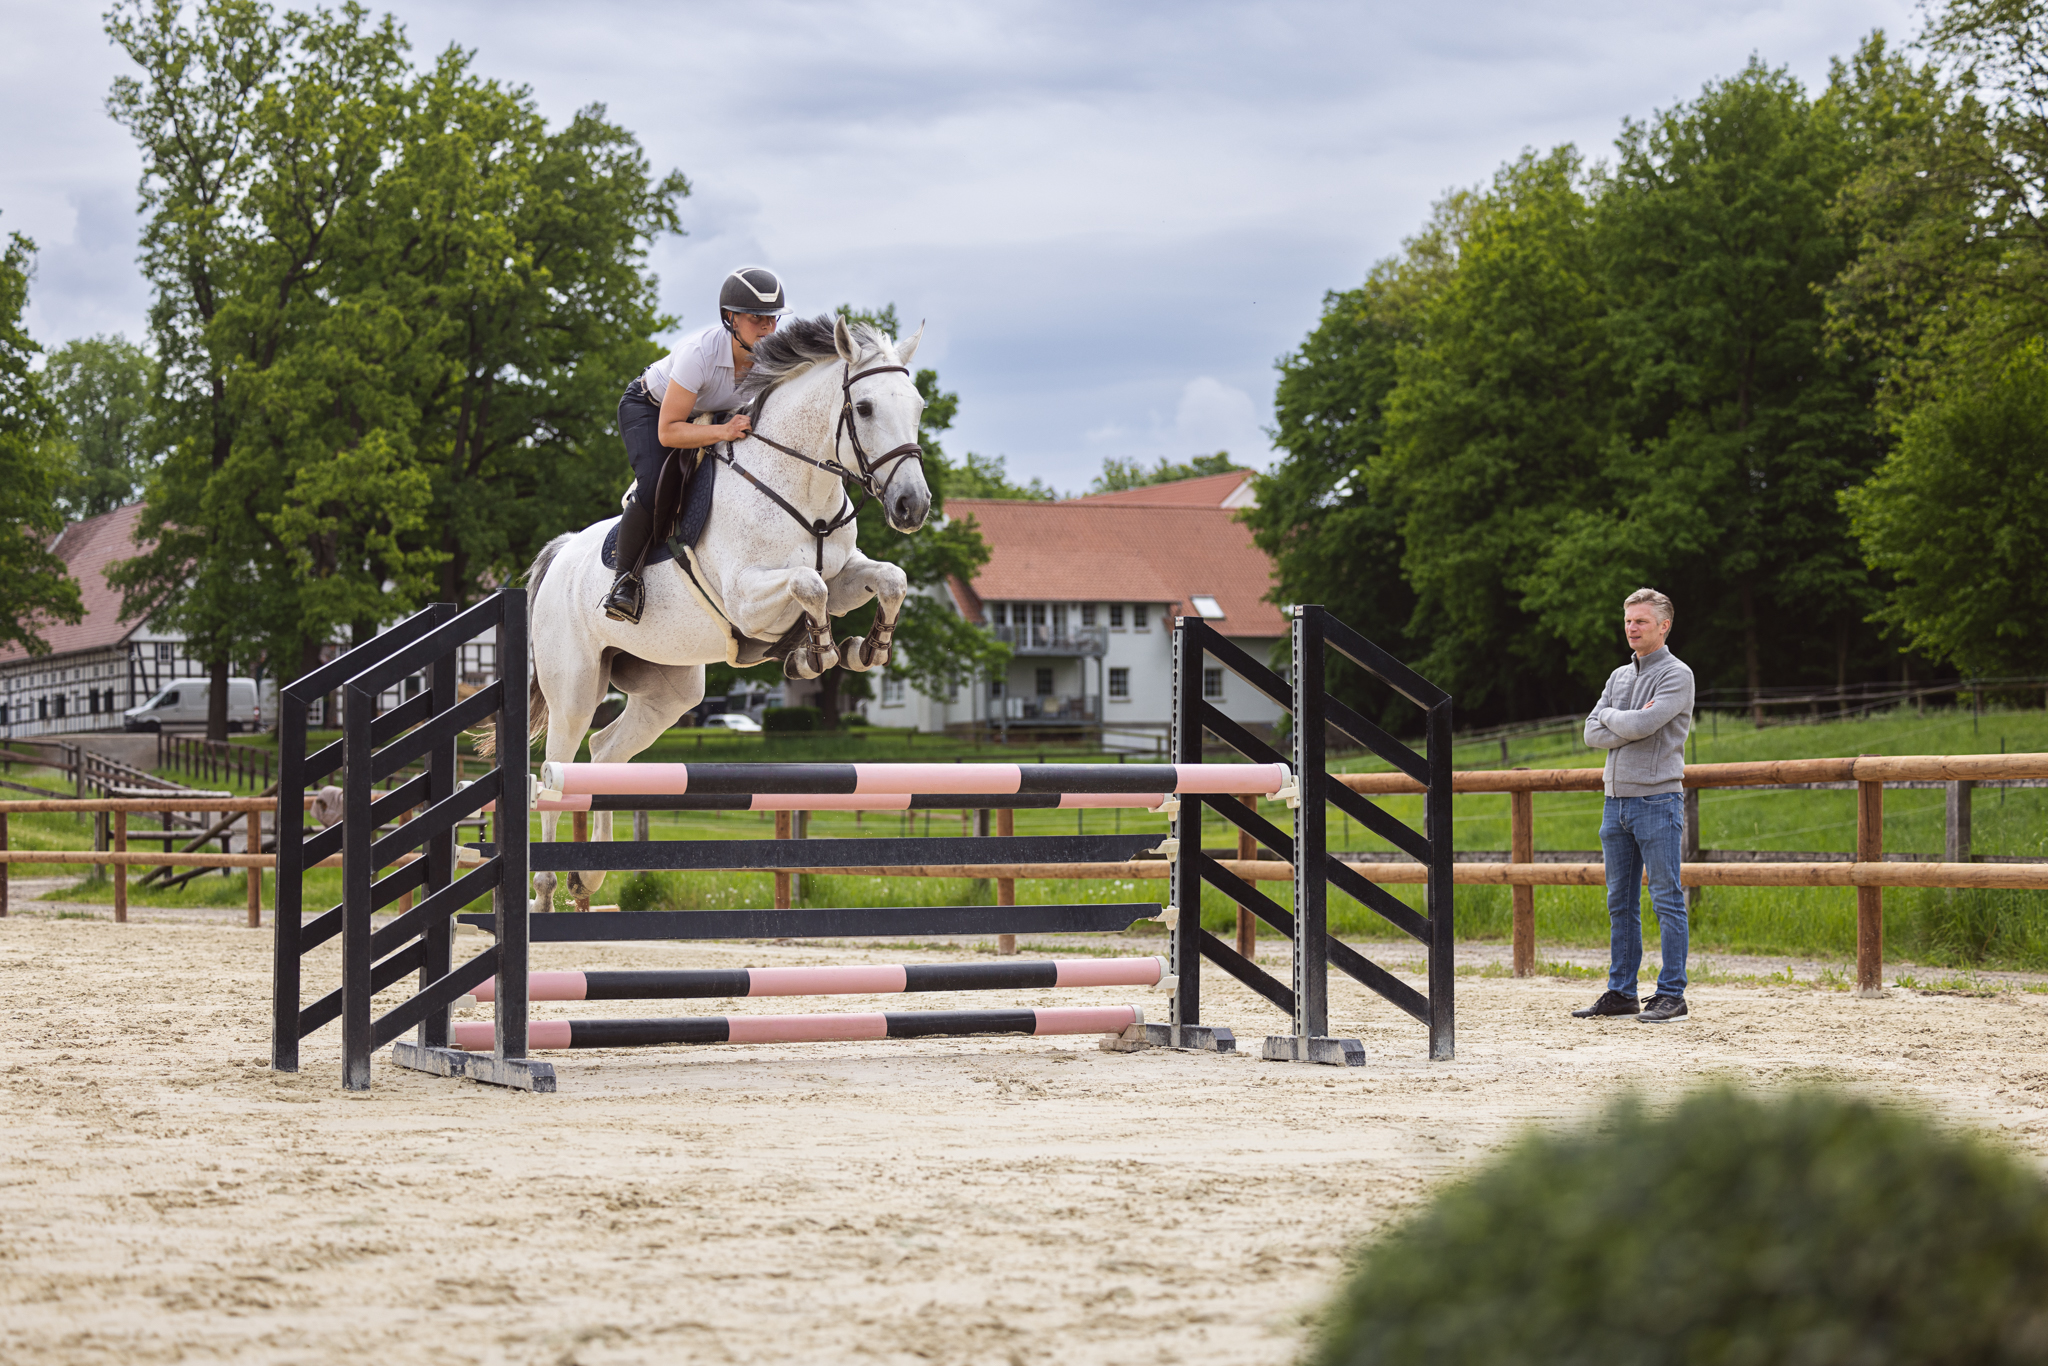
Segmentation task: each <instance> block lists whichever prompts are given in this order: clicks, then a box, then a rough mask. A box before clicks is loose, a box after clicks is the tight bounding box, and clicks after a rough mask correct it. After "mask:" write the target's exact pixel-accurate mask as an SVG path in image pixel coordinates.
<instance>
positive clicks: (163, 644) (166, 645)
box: [156, 640, 171, 659]
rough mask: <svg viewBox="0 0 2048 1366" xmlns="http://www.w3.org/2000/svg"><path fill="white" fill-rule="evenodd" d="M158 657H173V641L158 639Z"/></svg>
mask: <svg viewBox="0 0 2048 1366" xmlns="http://www.w3.org/2000/svg"><path fill="white" fill-rule="evenodd" d="M156 657H157V658H158V659H169V658H170V657H171V642H169V641H168V640H160V641H158V642H157V643H156Z"/></svg>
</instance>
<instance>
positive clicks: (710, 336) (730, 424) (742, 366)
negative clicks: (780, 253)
mask: <svg viewBox="0 0 2048 1366" xmlns="http://www.w3.org/2000/svg"><path fill="white" fill-rule="evenodd" d="M784 307H785V303H784V300H783V292H782V281H780V280H778V279H777V278H776V277H775V272H774V271H772V270H769V269H767V268H766V267H763V266H741V267H740V268H739V269H738V270H735V271H734V272H733V273H732V274H730V275H728V276H726V277H725V283H724V284H723V285H721V286H720V287H719V290H718V324H717V326H715V327H706V328H703V329H702V330H700V331H698V332H694V333H692V334H691V335H690V336H688V337H685V338H684V339H683V340H682V341H681V342H680V343H679V344H678V345H677V346H676V349H675V350H673V351H671V352H669V353H668V355H666V356H664V357H662V358H661V359H660V360H658V361H656V362H655V363H654V364H652V365H650V366H648V367H647V369H646V370H645V371H644V372H642V373H641V374H640V375H639V376H637V377H636V378H635V379H634V380H633V382H632V383H631V384H629V385H627V386H626V393H625V396H624V397H623V398H621V399H620V400H619V435H621V436H622V437H624V438H625V441H626V458H627V459H628V460H630V461H632V464H633V476H634V478H635V479H636V480H637V481H638V482H637V483H636V485H635V487H634V492H633V501H632V503H631V504H630V505H629V506H628V507H627V508H626V510H625V514H624V515H623V516H621V517H620V518H619V545H618V559H617V560H616V561H615V563H616V564H617V565H618V566H619V572H618V577H617V578H615V579H613V580H612V587H611V591H610V592H609V593H607V594H605V599H604V614H605V615H606V616H608V617H610V618H611V619H612V620H613V621H624V622H631V623H634V624H636V625H637V624H638V623H639V620H640V613H641V611H642V610H643V609H644V608H645V606H646V603H647V592H646V588H645V586H644V585H643V584H642V583H641V581H640V576H641V574H642V572H643V571H644V569H645V567H646V562H647V551H648V549H649V547H650V546H651V544H652V543H653V540H654V535H655V531H656V527H655V524H654V523H655V517H656V515H657V514H656V511H655V496H656V493H657V491H658V489H659V487H660V484H661V470H662V466H663V465H664V464H665V463H666V462H667V461H668V459H669V456H670V453H671V452H676V451H694V450H699V449H701V448H703V447H705V446H711V445H716V444H717V443H718V442H721V441H738V440H740V439H741V438H743V437H745V436H746V434H747V431H748V429H749V427H751V426H752V423H750V422H749V421H748V419H747V417H746V415H745V414H744V413H738V414H735V415H734V416H733V417H732V418H731V419H730V420H729V421H726V422H721V423H715V424H714V423H709V422H702V423H693V422H691V421H690V416H691V414H693V413H696V412H700V411H701V412H707V413H717V412H729V411H731V410H733V409H736V408H738V407H739V406H740V397H739V382H740V380H741V379H743V378H745V376H746V373H747V371H749V370H751V369H752V368H753V366H754V354H753V353H754V347H755V346H756V345H757V344H758V343H759V342H760V340H761V339H762V338H763V337H766V336H767V335H768V334H769V333H771V332H773V331H774V330H775V324H776V321H777V320H778V319H779V318H780V316H781V314H782V312H783V309H784Z"/></svg>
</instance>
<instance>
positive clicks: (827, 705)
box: [818, 669, 840, 730]
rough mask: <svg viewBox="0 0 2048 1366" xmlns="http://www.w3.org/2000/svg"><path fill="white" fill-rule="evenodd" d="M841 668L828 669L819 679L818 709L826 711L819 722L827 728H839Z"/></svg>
mask: <svg viewBox="0 0 2048 1366" xmlns="http://www.w3.org/2000/svg"><path fill="white" fill-rule="evenodd" d="M839 678H840V674H839V670H837V669H827V670H825V673H824V676H823V677H821V678H820V679H819V680H818V710H819V711H821V712H823V713H824V720H823V721H821V722H819V724H820V725H821V726H823V727H824V728H825V729H826V730H838V729H839Z"/></svg>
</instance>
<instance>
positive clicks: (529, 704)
mask: <svg viewBox="0 0 2048 1366" xmlns="http://www.w3.org/2000/svg"><path fill="white" fill-rule="evenodd" d="M575 536H576V533H575V532H573V531H565V532H563V533H562V534H561V535H559V536H557V537H555V539H554V540H552V541H549V542H548V543H547V544H546V545H544V546H542V547H541V548H540V554H538V555H536V556H534V557H533V568H531V569H529V570H527V571H526V600H527V602H528V603H531V602H532V601H533V599H534V598H535V596H537V595H538V594H539V592H540V584H541V580H542V579H545V578H546V577H547V575H548V570H549V568H550V567H552V566H553V564H554V562H555V556H557V555H559V554H561V553H562V547H563V546H565V545H567V544H569V542H570V541H572V540H574V539H575ZM527 677H528V678H529V679H531V680H532V681H531V682H529V683H528V684H527V688H526V743H527V744H529V745H530V744H532V743H533V742H534V741H535V740H538V739H539V738H540V737H541V733H542V732H543V731H545V730H546V729H547V728H548V699H547V695H546V694H545V693H543V692H542V691H541V690H540V675H539V672H538V671H537V670H535V669H534V668H533V667H532V664H531V661H530V660H529V661H528V668H527ZM497 750H498V729H497V727H496V726H493V727H492V728H491V729H489V730H487V731H485V732H484V734H483V737H482V738H481V739H479V740H478V741H477V742H476V752H477V753H478V754H485V755H489V754H495V753H497Z"/></svg>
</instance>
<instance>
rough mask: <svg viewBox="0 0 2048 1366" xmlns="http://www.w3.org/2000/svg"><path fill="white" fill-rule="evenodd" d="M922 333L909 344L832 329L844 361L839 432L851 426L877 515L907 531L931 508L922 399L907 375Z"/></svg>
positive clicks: (868, 331) (841, 326)
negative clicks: (921, 439)
mask: <svg viewBox="0 0 2048 1366" xmlns="http://www.w3.org/2000/svg"><path fill="white" fill-rule="evenodd" d="M923 335H924V328H922V327H919V328H918V329H917V333H916V335H914V336H912V337H911V338H910V340H908V341H906V342H901V343H898V342H896V341H894V340H892V339H891V338H889V337H885V336H883V335H882V334H881V333H879V332H876V331H873V330H871V329H869V328H865V327H863V328H858V329H851V328H848V327H847V325H846V322H845V320H844V319H839V320H837V322H836V324H835V326H834V327H833V329H832V341H833V344H834V345H835V346H837V347H838V350H839V358H840V359H841V360H843V361H845V362H846V379H845V382H844V389H845V407H844V410H843V415H842V417H841V423H842V430H845V429H848V428H850V435H851V437H852V444H853V448H854V450H855V451H856V452H858V453H859V455H860V459H861V461H862V464H863V465H864V466H865V467H866V469H867V471H869V472H871V474H872V476H873V479H872V487H871V488H870V492H871V493H873V495H874V497H875V501H876V502H878V503H880V504H881V505H882V515H883V516H884V517H886V518H888V521H889V525H890V526H891V527H893V528H895V529H896V530H897V531H901V532H906V533H907V532H912V531H916V530H917V529H918V528H919V527H921V526H923V525H924V519H925V517H926V516H928V515H929V514H930V512H931V510H932V490H931V486H930V485H929V484H927V483H926V482H925V478H924V459H923V455H922V452H920V451H919V449H918V445H917V433H918V419H919V418H920V417H921V416H922V415H923V413H924V396H923V395H922V394H920V393H918V392H917V385H916V384H915V383H914V382H913V381H912V379H911V375H910V358H911V357H912V356H913V355H915V354H916V352H917V342H918V338H919V337H922V336H923Z"/></svg>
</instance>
